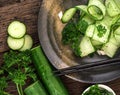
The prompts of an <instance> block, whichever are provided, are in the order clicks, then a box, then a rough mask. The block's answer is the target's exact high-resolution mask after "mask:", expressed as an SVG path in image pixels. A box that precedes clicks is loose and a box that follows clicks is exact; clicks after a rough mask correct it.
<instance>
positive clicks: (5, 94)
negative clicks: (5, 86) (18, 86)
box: [4, 92, 12, 95]
mask: <svg viewBox="0 0 120 95" xmlns="http://www.w3.org/2000/svg"><path fill="white" fill-rule="evenodd" d="M4 95H12V94H9V93H7V92H4Z"/></svg>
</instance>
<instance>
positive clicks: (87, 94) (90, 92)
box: [83, 84, 113, 95]
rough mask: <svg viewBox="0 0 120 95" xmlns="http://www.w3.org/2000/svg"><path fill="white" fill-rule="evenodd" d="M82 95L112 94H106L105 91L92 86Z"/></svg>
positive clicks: (107, 94) (110, 93)
mask: <svg viewBox="0 0 120 95" xmlns="http://www.w3.org/2000/svg"><path fill="white" fill-rule="evenodd" d="M83 95H113V94H112V92H108V91H107V90H106V89H103V88H100V87H98V85H97V84H96V85H93V86H91V87H90V89H89V90H88V91H86V92H85V93H83Z"/></svg>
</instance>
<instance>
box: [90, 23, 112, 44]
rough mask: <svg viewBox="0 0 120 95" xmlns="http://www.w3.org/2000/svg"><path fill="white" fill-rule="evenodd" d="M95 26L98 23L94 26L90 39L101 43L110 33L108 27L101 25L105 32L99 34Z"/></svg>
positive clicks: (104, 41)
mask: <svg viewBox="0 0 120 95" xmlns="http://www.w3.org/2000/svg"><path fill="white" fill-rule="evenodd" d="M97 26H98V25H96V27H95V31H94V34H93V37H92V39H94V40H96V41H99V42H101V43H106V42H107V41H108V37H109V34H110V29H109V28H108V27H107V26H106V25H102V26H103V27H105V29H106V32H104V33H103V34H102V35H101V34H99V33H100V32H99V31H98V29H97Z"/></svg>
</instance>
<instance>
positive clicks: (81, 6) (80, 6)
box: [75, 5, 88, 14]
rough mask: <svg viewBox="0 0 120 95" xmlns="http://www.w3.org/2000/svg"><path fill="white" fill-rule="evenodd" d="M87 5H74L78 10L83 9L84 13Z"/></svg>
mask: <svg viewBox="0 0 120 95" xmlns="http://www.w3.org/2000/svg"><path fill="white" fill-rule="evenodd" d="M87 7H88V6H87V5H78V6H75V8H76V9H78V10H80V11H83V12H85V13H86V14H88V11H87Z"/></svg>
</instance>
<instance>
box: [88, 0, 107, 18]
mask: <svg viewBox="0 0 120 95" xmlns="http://www.w3.org/2000/svg"><path fill="white" fill-rule="evenodd" d="M87 10H88V13H89V14H90V15H91V16H92V17H93V19H95V20H102V19H103V18H104V16H105V14H106V8H105V6H104V4H103V3H102V2H101V1H100V0H89V3H88V9H87Z"/></svg>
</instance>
